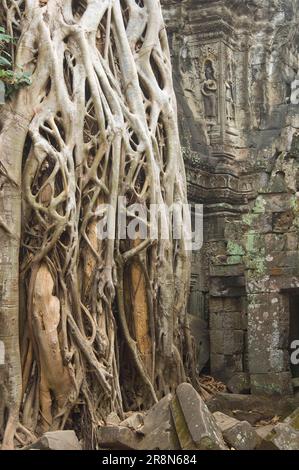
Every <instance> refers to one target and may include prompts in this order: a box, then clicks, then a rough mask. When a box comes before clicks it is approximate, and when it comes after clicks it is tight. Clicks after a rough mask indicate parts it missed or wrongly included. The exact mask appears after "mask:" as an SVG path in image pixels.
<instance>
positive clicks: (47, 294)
mask: <svg viewBox="0 0 299 470" xmlns="http://www.w3.org/2000/svg"><path fill="white" fill-rule="evenodd" d="M0 10H1V17H2V18H3V19H5V21H6V22H7V26H8V29H9V30H10V31H11V32H13V33H14V34H15V35H19V32H20V31H21V32H22V34H21V36H20V39H19V43H18V48H17V55H16V60H17V62H18V63H19V64H20V65H23V66H24V67H25V68H26V70H29V71H30V72H31V73H32V82H33V84H32V86H31V87H29V88H28V89H27V90H23V91H21V92H20V96H21V97H19V98H18V101H17V102H16V103H15V105H14V106H15V108H14V110H18V111H17V112H19V113H21V114H22V113H23V114H24V115H26V122H27V121H28V127H27V130H28V133H27V135H25V136H23V139H22V140H21V144H22V145H20V146H21V149H18V152H17V153H16V154H15V165H19V167H20V170H19V173H18V174H17V178H19V182H18V184H20V185H22V195H23V209H22V234H21V253H20V313H19V324H20V338H21V348H20V349H21V366H22V368H21V370H22V381H21V382H22V387H21V390H20V388H18V387H16V390H17V392H19V394H20V396H19V397H17V398H16V399H15V400H14V406H13V409H14V416H13V418H12V419H11V420H9V419H8V421H7V416H6V415H7V411H8V414H9V411H10V407H11V402H9V401H7V402H6V411H5V406H3V407H2V423H3V424H2V429H1V430H2V431H3V430H4V429H5V423H6V425H7V427H6V433H5V435H4V441H3V446H4V447H11V446H12V444H13V439H14V437H15V436H16V437H17V438H19V440H20V441H22V440H24V439H25V441H26V439H27V438H28V436H31V437H32V435H38V434H40V433H41V432H43V431H45V430H48V429H61V428H63V427H65V426H68V427H74V428H79V427H80V424H81V425H82V426H81V430H82V429H83V430H84V432H83V437H84V438H85V439H86V445H89V446H95V445H96V437H95V436H96V434H95V433H94V430H95V429H96V427H97V426H98V425H99V424H100V423H101V422H103V421H104V420H105V418H106V416H107V414H109V412H111V411H116V412H117V413H118V414H119V415H120V416H122V415H123V412H124V411H125V410H128V409H130V410H132V409H146V408H148V407H149V406H151V405H152V404H153V403H154V402H156V401H157V400H158V399H159V398H160V397H162V396H163V395H164V394H165V393H167V392H169V391H171V390H172V389H173V388H174V387H175V386H176V385H177V384H178V383H179V382H181V381H182V380H184V379H185V371H184V366H183V358H184V354H185V351H184V348H185V347H186V344H187V343H188V342H186V341H185V333H184V332H185V331H186V316H185V307H186V297H187V292H188V282H189V259H188V253H187V251H186V240H185V238H184V235H185V233H187V229H188V227H187V226H186V227H184V226H183V227H182V234H183V236H182V237H181V238H180V239H177V240H174V239H173V234H172V228H171V224H170V222H169V221H168V225H167V230H168V235H169V237H168V239H167V237H162V233H161V225H162V222H163V220H162V218H163V214H162V215H161V214H160V215H159V216H158V218H157V219H156V222H158V224H157V226H158V230H157V237H150V235H149V234H150V230H151V229H152V228H153V227H152V226H151V224H152V222H153V221H152V220H151V219H150V205H151V204H159V205H162V204H166V205H168V206H171V205H172V204H173V203H176V205H177V206H178V207H183V205H184V204H186V202H187V201H186V183H185V172H184V166H183V161H182V157H181V153H180V146H179V138H178V131H177V123H176V104H175V97H174V94H173V86H172V79H171V65H170V57H169V51H168V44H167V36H166V31H165V28H164V23H163V19H162V15H161V10H160V4H159V0H86V1H84V0H48V1H38V0H27V1H25V2H24V1H9V0H7V1H4V2H3V6H1V7H0ZM20 100H21V101H20ZM7 107H9V105H7ZM25 109H26V111H25ZM25 137H26V139H25ZM2 141H3V142H4V137H3V136H2ZM2 145H3V143H2ZM0 148H2V149H3V146H2V147H1V133H0ZM20 150H21V152H20ZM21 168H22V173H21ZM8 184H11V183H8ZM119 196H122V197H123V198H125V201H126V202H127V204H128V205H127V207H130V206H132V204H134V203H139V204H142V205H143V207H145V208H146V211H145V216H144V218H145V225H146V226H147V228H148V235H147V236H146V237H145V239H144V237H141V235H140V233H139V232H138V231H137V232H136V237H135V239H134V240H130V239H129V238H128V237H126V238H125V237H124V239H119V237H118V236H117V234H118V232H119V224H120V222H119V221H120V219H121V217H123V216H124V215H125V216H126V218H127V220H128V221H129V222H130V221H131V220H133V218H134V214H132V213H131V211H130V209H128V208H127V209H123V208H122V207H120V204H119V199H118V198H119ZM124 210H125V213H123V212H122V213H121V211H124ZM164 219H165V217H164ZM164 222H165V220H164ZM187 225H188V224H187ZM99 227H104V228H105V229H107V232H108V233H109V234H110V236H108V237H107V238H106V239H105V238H103V237H101V236H100V234H99ZM12 229H13V231H14V230H18V227H17V226H15V227H12ZM185 229H186V230H185ZM111 234H113V235H115V236H111ZM6 236H7V237H8V238H9V234H6ZM11 243H15V244H16V241H15V240H14V241H13V242H11ZM15 312H16V310H15ZM1 328H2V329H3V331H4V330H5V328H6V326H5V322H2V323H1ZM5 337H7V335H6V334H5V331H4V332H3V338H5ZM16 363H17V361H16ZM16 367H17V365H15V369H16ZM12 373H13V369H12V372H11V374H12ZM7 388H9V385H8V386H7ZM16 410H17V416H16ZM19 411H20V414H19ZM0 414H1V409H0ZM18 417H19V418H18ZM19 421H20V423H22V424H21V425H20V424H19ZM0 422H1V420H0ZM26 430H27V431H26ZM78 430H79V432H80V433H81V435H82V432H81V430H80V429H78Z"/></svg>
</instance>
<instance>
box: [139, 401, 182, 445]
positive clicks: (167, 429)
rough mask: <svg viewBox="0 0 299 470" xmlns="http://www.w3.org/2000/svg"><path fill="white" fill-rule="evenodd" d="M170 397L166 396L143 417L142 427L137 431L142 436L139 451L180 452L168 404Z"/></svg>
mask: <svg viewBox="0 0 299 470" xmlns="http://www.w3.org/2000/svg"><path fill="white" fill-rule="evenodd" d="M172 398H173V397H172V395H171V394H169V395H166V396H165V397H164V398H162V400H160V401H159V403H157V404H156V405H154V406H153V407H152V408H151V409H150V410H149V411H148V413H147V414H146V415H145V417H144V425H143V426H142V427H141V428H140V429H138V430H137V432H138V434H142V435H143V439H142V442H141V444H140V449H141V450H180V449H181V447H180V444H179V441H178V438H177V435H176V431H175V427H174V424H173V420H172V416H171V411H170V403H171V400H172Z"/></svg>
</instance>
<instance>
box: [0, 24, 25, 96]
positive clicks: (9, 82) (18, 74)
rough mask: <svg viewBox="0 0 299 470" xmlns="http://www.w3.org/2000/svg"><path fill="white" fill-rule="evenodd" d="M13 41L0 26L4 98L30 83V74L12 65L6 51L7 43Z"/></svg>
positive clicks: (0, 60)
mask: <svg viewBox="0 0 299 470" xmlns="http://www.w3.org/2000/svg"><path fill="white" fill-rule="evenodd" d="M13 42H14V39H13V38H12V37H11V36H10V35H9V34H6V33H5V29H4V28H3V27H2V26H0V80H1V81H2V82H4V84H5V96H6V98H8V97H9V96H10V95H11V94H12V93H13V92H14V91H16V90H18V89H19V88H21V87H23V86H26V85H30V84H31V79H30V75H29V74H28V73H27V72H24V71H23V70H22V69H20V68H19V69H18V67H14V65H13V60H12V57H11V54H10V53H9V52H8V51H7V45H8V44H13Z"/></svg>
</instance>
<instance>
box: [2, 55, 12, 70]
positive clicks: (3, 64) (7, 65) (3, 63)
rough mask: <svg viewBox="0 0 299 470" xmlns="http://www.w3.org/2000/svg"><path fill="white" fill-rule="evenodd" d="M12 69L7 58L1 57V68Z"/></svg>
mask: <svg viewBox="0 0 299 470" xmlns="http://www.w3.org/2000/svg"><path fill="white" fill-rule="evenodd" d="M3 66H5V67H10V66H11V62H10V61H9V60H7V59H5V57H3V56H0V67H3Z"/></svg>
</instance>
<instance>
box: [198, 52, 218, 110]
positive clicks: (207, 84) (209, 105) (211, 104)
mask: <svg viewBox="0 0 299 470" xmlns="http://www.w3.org/2000/svg"><path fill="white" fill-rule="evenodd" d="M204 70H205V80H204V82H203V85H202V90H201V92H202V94H203V99H204V110H205V116H206V118H208V119H216V117H217V109H218V103H217V102H218V98H217V90H218V87H217V82H216V80H215V71H214V66H213V63H212V61H211V60H209V59H208V60H206V61H205V64H204Z"/></svg>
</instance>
